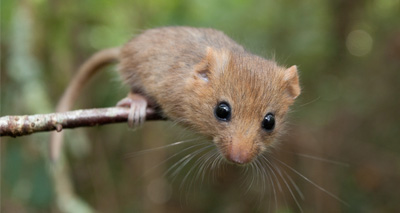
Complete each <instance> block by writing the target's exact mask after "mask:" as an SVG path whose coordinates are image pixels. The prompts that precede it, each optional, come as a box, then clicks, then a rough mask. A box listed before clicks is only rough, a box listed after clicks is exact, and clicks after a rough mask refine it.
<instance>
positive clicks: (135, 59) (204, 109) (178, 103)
mask: <svg viewBox="0 0 400 213" xmlns="http://www.w3.org/2000/svg"><path fill="white" fill-rule="evenodd" d="M119 61H120V63H119V72H120V74H121V76H122V78H123V79H124V81H125V83H126V84H128V86H129V87H130V88H131V92H132V93H139V94H141V95H143V96H145V97H146V99H147V100H149V101H150V102H151V103H153V104H156V105H157V106H159V107H160V109H161V110H162V113H163V115H164V116H165V117H167V118H168V119H171V120H174V121H177V122H179V123H181V124H182V125H184V126H186V127H189V128H191V129H193V130H195V131H197V132H200V133H202V134H204V135H206V136H209V137H211V138H213V140H214V142H215V143H216V145H217V146H218V147H219V149H220V152H221V154H222V155H224V156H226V157H228V156H230V155H232V154H233V155H240V156H242V157H243V156H244V157H243V158H244V159H243V162H244V163H247V162H250V161H251V160H252V159H254V157H256V156H257V155H258V154H260V153H261V152H263V151H264V150H266V149H267V147H268V146H270V145H271V144H272V143H273V141H274V140H275V138H276V137H277V136H278V135H279V134H280V133H281V132H282V131H283V128H284V126H283V123H284V120H285V115H286V112H287V111H288V108H289V106H290V105H291V104H293V102H294V99H295V98H296V97H297V96H298V95H299V94H300V87H299V82H298V75H297V68H296V66H292V67H290V68H289V69H286V68H284V67H281V66H278V65H277V64H276V63H275V62H274V61H271V60H266V59H263V58H261V57H258V56H255V55H252V54H251V53H248V52H246V51H245V50H244V48H243V47H242V46H240V45H238V44H237V43H235V42H234V41H233V40H232V39H230V38H229V37H227V36H226V35H225V34H223V33H222V32H220V31H217V30H213V29H206V28H191V27H164V28H157V29H150V30H147V31H145V32H143V33H142V34H140V35H138V36H137V37H135V38H133V39H132V40H131V41H130V42H128V43H127V44H126V45H125V46H124V47H122V49H121V52H120V56H119ZM220 101H226V102H228V103H229V104H230V106H231V108H232V117H231V120H230V121H229V122H221V121H220V120H217V119H216V118H215V115H214V108H215V107H216V105H217V104H218V103H219V102H220ZM267 113H274V114H275V119H276V127H275V130H273V131H272V132H267V131H264V130H263V129H262V128H261V122H262V120H263V118H264V116H265V115H266V114H267ZM237 163H241V162H237Z"/></svg>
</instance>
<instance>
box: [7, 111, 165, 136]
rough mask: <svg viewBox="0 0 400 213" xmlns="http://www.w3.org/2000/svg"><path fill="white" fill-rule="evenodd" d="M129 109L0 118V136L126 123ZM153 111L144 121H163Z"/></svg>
mask: <svg viewBox="0 0 400 213" xmlns="http://www.w3.org/2000/svg"><path fill="white" fill-rule="evenodd" d="M128 114H129V108H123V107H109V108H98V109H84V110H75V111H69V112H62V113H51V114H38V115H18V116H3V117H0V136H11V137H18V136H24V135H29V134H32V133H35V132H43V131H54V130H56V131H58V132H59V131H61V130H62V129H67V128H68V129H69V128H76V127H85V126H97V125H104V124H111V123H122V122H127V120H128ZM163 119H164V118H162V117H161V116H160V115H159V114H158V113H156V112H155V110H154V109H151V108H148V109H147V116H146V120H163Z"/></svg>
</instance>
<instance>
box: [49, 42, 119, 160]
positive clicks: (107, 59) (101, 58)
mask: <svg viewBox="0 0 400 213" xmlns="http://www.w3.org/2000/svg"><path fill="white" fill-rule="evenodd" d="M119 54H120V47H115V48H110V49H105V50H101V51H99V52H97V53H95V54H94V55H93V56H92V57H90V58H89V59H88V60H87V61H86V62H85V63H84V64H83V65H82V66H81V67H80V68H79V70H78V72H77V74H76V75H75V77H74V78H73V79H72V81H71V82H70V83H69V85H68V87H67V89H66V90H65V92H64V94H63V96H62V97H61V99H60V101H59V102H58V104H57V108H56V112H66V111H69V110H70V109H71V107H72V105H73V104H74V102H75V100H76V98H77V97H78V95H79V93H80V92H81V90H82V88H83V86H84V85H85V84H86V83H87V82H88V80H89V79H90V78H91V77H92V76H93V75H94V74H95V73H97V71H99V70H100V68H101V67H103V66H105V65H108V64H110V63H112V62H116V61H118V58H119ZM62 143H63V134H62V132H52V133H51V137H50V158H51V159H52V160H53V161H55V160H57V159H58V158H59V156H60V151H61V147H62Z"/></svg>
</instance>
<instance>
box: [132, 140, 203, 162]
mask: <svg viewBox="0 0 400 213" xmlns="http://www.w3.org/2000/svg"><path fill="white" fill-rule="evenodd" d="M199 139H200V138H193V139H189V140H183V141H178V142H175V143H171V144H167V145H165V146H160V147H156V148H151V149H146V150H142V151H138V152H134V153H130V154H127V155H126V156H125V157H126V158H132V157H136V156H138V155H142V154H145V153H148V152H153V151H157V150H161V149H165V148H168V147H172V146H177V145H181V144H184V143H188V142H195V141H196V140H199ZM203 143H205V142H203Z"/></svg>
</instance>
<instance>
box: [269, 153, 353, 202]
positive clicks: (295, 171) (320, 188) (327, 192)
mask: <svg viewBox="0 0 400 213" xmlns="http://www.w3.org/2000/svg"><path fill="white" fill-rule="evenodd" d="M273 158H274V159H275V160H276V161H278V162H279V163H280V164H282V165H284V166H285V167H286V168H288V169H290V170H291V171H292V172H294V173H296V174H297V175H299V176H300V177H302V178H303V179H304V180H306V181H307V182H309V183H310V184H312V185H314V186H315V187H317V188H318V189H319V190H321V191H323V192H325V193H326V194H328V195H329V196H331V197H332V198H334V199H336V200H337V201H339V202H341V203H342V204H344V205H346V206H349V204H348V203H346V202H345V201H343V200H342V199H340V198H339V197H337V196H336V195H334V194H332V193H331V192H329V191H328V190H326V189H324V188H322V187H321V186H319V185H318V184H316V183H314V182H313V181H311V180H310V179H308V178H307V177H306V176H304V175H302V174H301V173H300V172H298V171H297V170H295V169H293V168H292V167H290V166H289V165H287V164H286V163H284V162H283V161H281V160H279V159H277V158H275V157H273Z"/></svg>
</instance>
